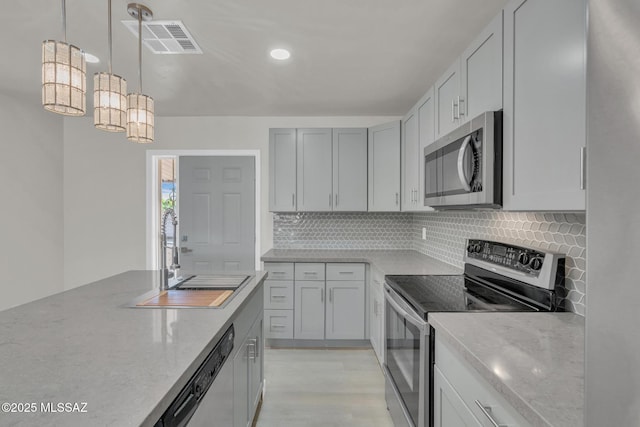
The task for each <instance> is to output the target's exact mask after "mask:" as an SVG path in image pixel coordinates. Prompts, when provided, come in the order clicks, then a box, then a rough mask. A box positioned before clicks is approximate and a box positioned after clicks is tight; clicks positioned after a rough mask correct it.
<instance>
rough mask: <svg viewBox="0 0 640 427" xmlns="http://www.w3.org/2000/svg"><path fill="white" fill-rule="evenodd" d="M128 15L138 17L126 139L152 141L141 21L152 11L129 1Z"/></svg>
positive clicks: (150, 107)
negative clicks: (135, 66) (135, 69)
mask: <svg viewBox="0 0 640 427" xmlns="http://www.w3.org/2000/svg"><path fill="white" fill-rule="evenodd" d="M127 11H128V12H129V15H131V16H132V17H134V18H137V19H138V79H139V84H140V87H139V91H138V93H130V94H128V95H127V139H128V140H129V141H133V142H139V143H149V142H153V125H154V117H153V110H154V108H153V98H151V97H150V96H147V95H143V94H142V21H143V20H144V21H150V20H151V19H152V18H153V12H151V9H149V8H148V7H146V6H144V5H141V4H138V3H129V5H128V6H127Z"/></svg>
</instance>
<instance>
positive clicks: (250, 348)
mask: <svg viewBox="0 0 640 427" xmlns="http://www.w3.org/2000/svg"><path fill="white" fill-rule="evenodd" d="M249 341H251V342H249V343H248V344H247V358H248V359H249V360H253V362H254V363H255V361H256V357H258V355H257V352H256V347H257V344H258V343H257V341H256V340H255V339H253V338H252V339H250V340H249Z"/></svg>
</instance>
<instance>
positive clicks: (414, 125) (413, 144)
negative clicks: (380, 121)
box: [401, 109, 420, 211]
mask: <svg viewBox="0 0 640 427" xmlns="http://www.w3.org/2000/svg"><path fill="white" fill-rule="evenodd" d="M402 131H403V132H402V147H401V148H402V150H401V151H402V210H403V211H413V210H416V208H417V207H418V179H419V178H418V161H417V159H416V158H417V156H418V150H419V149H420V139H419V135H418V115H417V114H416V110H415V109H412V110H411V111H410V112H409V114H407V115H406V116H405V118H404V119H403V120H402Z"/></svg>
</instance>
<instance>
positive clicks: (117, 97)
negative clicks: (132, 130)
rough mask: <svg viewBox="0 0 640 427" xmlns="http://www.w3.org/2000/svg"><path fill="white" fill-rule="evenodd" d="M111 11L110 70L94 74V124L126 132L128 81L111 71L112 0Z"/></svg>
mask: <svg viewBox="0 0 640 427" xmlns="http://www.w3.org/2000/svg"><path fill="white" fill-rule="evenodd" d="M107 3H108V11H109V12H108V13H109V23H108V28H109V36H108V38H109V72H108V73H95V74H94V75H93V124H94V125H95V127H96V128H98V129H100V130H106V131H109V132H124V131H125V129H126V123H127V81H126V80H125V79H123V78H122V77H120V76H116V75H115V74H113V73H112V72H111V56H112V48H111V0H107Z"/></svg>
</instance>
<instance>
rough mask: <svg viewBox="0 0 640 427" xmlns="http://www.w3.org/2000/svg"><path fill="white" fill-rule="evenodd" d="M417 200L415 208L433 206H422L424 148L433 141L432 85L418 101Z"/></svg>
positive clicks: (426, 208) (425, 209)
mask: <svg viewBox="0 0 640 427" xmlns="http://www.w3.org/2000/svg"><path fill="white" fill-rule="evenodd" d="M417 105H418V108H417V115H418V139H419V146H418V156H417V157H418V202H417V207H416V208H417V210H419V211H432V210H433V208H432V207H429V206H424V195H425V189H424V185H425V180H424V149H425V147H427V146H428V145H430V144H432V143H433V142H434V141H435V121H434V119H435V112H434V105H435V101H434V95H433V87H432V88H431V89H429V90H428V91H427V93H426V94H425V95H424V96H423V97H422V99H421V100H420V101H418V104H417Z"/></svg>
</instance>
